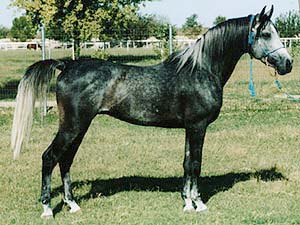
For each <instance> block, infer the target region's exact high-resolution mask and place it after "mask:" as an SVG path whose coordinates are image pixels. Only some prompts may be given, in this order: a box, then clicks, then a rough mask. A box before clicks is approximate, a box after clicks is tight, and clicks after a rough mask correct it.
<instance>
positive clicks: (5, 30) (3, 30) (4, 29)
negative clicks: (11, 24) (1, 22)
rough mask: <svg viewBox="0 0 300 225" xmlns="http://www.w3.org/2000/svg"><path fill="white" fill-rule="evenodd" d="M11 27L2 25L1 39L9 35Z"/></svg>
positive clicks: (0, 29) (0, 28)
mask: <svg viewBox="0 0 300 225" xmlns="http://www.w3.org/2000/svg"><path fill="white" fill-rule="evenodd" d="M9 33H10V29H8V28H7V27H4V26H0V39H1V38H7V37H8V36H9Z"/></svg>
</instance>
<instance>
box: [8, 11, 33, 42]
mask: <svg viewBox="0 0 300 225" xmlns="http://www.w3.org/2000/svg"><path fill="white" fill-rule="evenodd" d="M10 34H11V36H12V37H13V38H15V39H17V40H19V41H26V40H27V39H32V38H34V36H35V34H36V28H34V26H33V25H32V23H31V20H30V18H29V17H27V16H20V17H18V18H15V19H14V20H13V25H12V28H11V30H10Z"/></svg>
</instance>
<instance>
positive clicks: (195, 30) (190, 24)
mask: <svg viewBox="0 0 300 225" xmlns="http://www.w3.org/2000/svg"><path fill="white" fill-rule="evenodd" d="M197 20H198V15H197V14H192V15H191V16H189V17H188V18H186V21H185V23H184V24H183V26H182V30H183V33H184V34H185V35H187V36H190V37H195V36H198V35H200V34H201V32H202V29H203V27H202V24H201V23H200V22H198V21H197Z"/></svg>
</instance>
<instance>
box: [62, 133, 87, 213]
mask: <svg viewBox="0 0 300 225" xmlns="http://www.w3.org/2000/svg"><path fill="white" fill-rule="evenodd" d="M85 133H86V131H82V132H81V133H80V134H79V135H78V136H77V138H76V139H75V140H74V141H73V143H72V146H71V148H70V150H68V151H67V152H66V153H65V154H64V156H63V157H62V158H61V159H60V161H59V168H60V173H61V179H62V183H63V186H64V202H65V203H66V204H68V206H69V207H70V212H71V213H75V212H77V211H79V210H80V207H79V206H78V205H77V203H76V202H75V200H74V197H73V193H72V185H71V184H72V182H71V176H70V167H71V165H72V163H73V159H74V156H75V154H76V152H77V150H78V148H79V145H80V144H81V141H82V139H83V137H84V134H85Z"/></svg>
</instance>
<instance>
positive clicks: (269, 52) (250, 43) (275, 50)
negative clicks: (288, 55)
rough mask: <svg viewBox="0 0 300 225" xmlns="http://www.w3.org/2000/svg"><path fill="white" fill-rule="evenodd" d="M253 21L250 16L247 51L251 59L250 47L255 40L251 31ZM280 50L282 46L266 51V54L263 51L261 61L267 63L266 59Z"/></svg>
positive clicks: (253, 32)
mask: <svg viewBox="0 0 300 225" xmlns="http://www.w3.org/2000/svg"><path fill="white" fill-rule="evenodd" d="M254 19H255V16H254V15H251V17H250V29H249V34H248V49H249V54H250V56H251V58H252V57H253V55H252V53H251V46H252V45H253V43H254V40H255V39H257V37H256V31H253V30H252V26H253V22H254ZM282 48H284V46H281V47H279V48H276V49H273V50H271V51H268V52H267V51H265V50H264V49H263V53H264V54H263V56H262V58H261V60H262V59H264V60H265V61H267V58H268V57H269V55H271V54H272V53H274V52H277V51H278V50H280V49H282Z"/></svg>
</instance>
